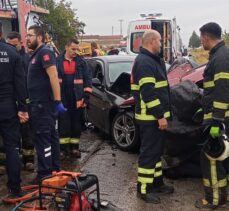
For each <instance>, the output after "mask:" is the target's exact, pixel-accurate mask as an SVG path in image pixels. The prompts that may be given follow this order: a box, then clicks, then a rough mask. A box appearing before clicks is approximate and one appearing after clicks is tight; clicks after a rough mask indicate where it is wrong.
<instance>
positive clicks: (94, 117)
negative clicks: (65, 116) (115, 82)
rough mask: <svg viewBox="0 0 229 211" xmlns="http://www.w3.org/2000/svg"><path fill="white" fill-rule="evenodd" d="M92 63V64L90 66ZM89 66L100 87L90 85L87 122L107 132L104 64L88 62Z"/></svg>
mask: <svg viewBox="0 0 229 211" xmlns="http://www.w3.org/2000/svg"><path fill="white" fill-rule="evenodd" d="M92 63H93V64H92ZM89 66H91V67H92V68H93V70H92V77H93V78H94V79H95V78H97V79H98V80H99V81H100V83H101V85H98V84H97V85H95V84H94V85H92V89H93V91H92V93H91V95H90V100H89V106H88V109H87V113H88V120H89V121H90V122H91V123H92V124H93V125H94V126H96V127H97V128H99V129H100V130H103V131H104V132H109V122H108V120H109V108H110V102H109V99H108V97H107V91H106V86H105V84H106V83H105V80H106V79H105V77H104V74H105V71H106V68H105V63H104V62H102V61H101V60H94V61H90V62H89Z"/></svg>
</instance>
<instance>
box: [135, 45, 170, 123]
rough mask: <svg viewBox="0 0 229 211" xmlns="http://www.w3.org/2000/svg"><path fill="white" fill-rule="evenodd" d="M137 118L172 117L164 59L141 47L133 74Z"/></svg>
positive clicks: (153, 119) (142, 119)
mask: <svg viewBox="0 0 229 211" xmlns="http://www.w3.org/2000/svg"><path fill="white" fill-rule="evenodd" d="M131 90H132V91H133V96H134V99H135V119H136V120H137V121H141V122H143V121H144V122H147V121H155V120H158V119H161V118H163V117H164V118H169V117H170V115H171V114H170V94H169V93H170V90H169V84H168V80H167V75H166V67H165V63H164V61H163V60H162V59H161V58H160V57H159V56H157V55H154V54H152V53H150V52H149V51H148V50H146V49H144V48H141V49H140V54H139V55H138V56H137V58H136V59H135V63H134V65H133V69H132V74H131Z"/></svg>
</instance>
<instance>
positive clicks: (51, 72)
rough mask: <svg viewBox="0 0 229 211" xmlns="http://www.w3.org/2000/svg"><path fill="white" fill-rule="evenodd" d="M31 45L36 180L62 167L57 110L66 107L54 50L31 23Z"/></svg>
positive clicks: (28, 43) (29, 79) (29, 40)
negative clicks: (62, 98)
mask: <svg viewBox="0 0 229 211" xmlns="http://www.w3.org/2000/svg"><path fill="white" fill-rule="evenodd" d="M26 40H27V45H28V47H29V48H30V49H32V50H34V52H33V54H32V55H31V58H30V63H29V71H28V85H27V86H28V93H29V100H30V112H31V114H30V117H31V126H32V132H33V142H34V146H35V149H36V153H37V157H38V170H37V177H36V178H35V180H34V183H37V182H38V181H39V180H40V179H41V178H43V177H45V176H47V175H50V174H51V172H52V171H59V170H60V145H59V136H58V132H57V129H56V120H57V112H64V111H65V110H66V109H65V108H64V107H63V104H62V103H61V96H60V85H59V81H58V74H57V70H56V60H55V55H54V53H53V52H52V51H51V50H50V49H49V48H48V47H46V46H45V45H44V43H43V41H44V32H43V30H42V28H41V27H40V26H36V25H34V26H31V27H29V29H28V32H27V35H26Z"/></svg>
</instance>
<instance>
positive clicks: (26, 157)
mask: <svg viewBox="0 0 229 211" xmlns="http://www.w3.org/2000/svg"><path fill="white" fill-rule="evenodd" d="M21 136H22V149H21V151H22V156H23V157H22V159H23V163H24V164H25V163H27V162H33V161H34V145H33V140H32V131H31V127H30V123H29V122H26V123H24V124H21Z"/></svg>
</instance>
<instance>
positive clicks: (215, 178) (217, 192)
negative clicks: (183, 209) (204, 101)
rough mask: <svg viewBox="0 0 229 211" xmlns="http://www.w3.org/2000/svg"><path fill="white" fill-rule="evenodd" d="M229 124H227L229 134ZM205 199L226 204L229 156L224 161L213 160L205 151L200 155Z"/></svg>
mask: <svg viewBox="0 0 229 211" xmlns="http://www.w3.org/2000/svg"><path fill="white" fill-rule="evenodd" d="M228 126H229V124H226V131H227V136H229V127H228ZM200 162H201V169H202V177H203V185H204V192H205V199H206V200H207V201H208V202H209V203H211V204H213V205H221V204H225V203H226V201H227V194H228V193H227V187H228V185H229V158H227V159H225V160H223V161H212V160H209V159H208V158H207V156H206V155H205V153H204V152H201V155H200Z"/></svg>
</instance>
